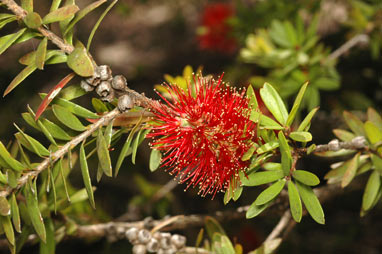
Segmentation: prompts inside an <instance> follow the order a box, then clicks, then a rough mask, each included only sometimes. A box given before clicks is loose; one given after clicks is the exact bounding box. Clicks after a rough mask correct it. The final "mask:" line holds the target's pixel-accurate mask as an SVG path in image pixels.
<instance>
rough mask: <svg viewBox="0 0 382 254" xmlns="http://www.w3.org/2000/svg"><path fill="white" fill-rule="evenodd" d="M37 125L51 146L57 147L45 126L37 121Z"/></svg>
mask: <svg viewBox="0 0 382 254" xmlns="http://www.w3.org/2000/svg"><path fill="white" fill-rule="evenodd" d="M37 124H38V126H39V127H40V129H41V131H42V133H43V134H44V135H45V137H46V138H47V139H48V140H49V141H50V142H51V143H52V144H53V145H56V146H57V143H56V141H55V140H54V138H53V136H52V134H50V132H49V131H48V129H47V128H46V127H45V125H43V124H42V122H41V121H40V120H37Z"/></svg>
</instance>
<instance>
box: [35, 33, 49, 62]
mask: <svg viewBox="0 0 382 254" xmlns="http://www.w3.org/2000/svg"><path fill="white" fill-rule="evenodd" d="M47 45H48V38H47V37H44V39H42V41H41V42H40V44H39V45H38V47H37V50H36V66H37V68H38V69H40V70H43V69H44V63H45V57H46V47H47Z"/></svg>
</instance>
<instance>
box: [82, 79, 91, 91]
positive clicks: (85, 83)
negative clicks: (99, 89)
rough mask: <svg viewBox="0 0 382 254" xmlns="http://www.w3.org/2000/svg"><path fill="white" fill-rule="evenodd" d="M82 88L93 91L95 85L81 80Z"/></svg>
mask: <svg viewBox="0 0 382 254" xmlns="http://www.w3.org/2000/svg"><path fill="white" fill-rule="evenodd" d="M81 88H82V89H84V90H85V92H91V91H93V90H94V86H91V85H89V84H88V82H86V81H85V80H81Z"/></svg>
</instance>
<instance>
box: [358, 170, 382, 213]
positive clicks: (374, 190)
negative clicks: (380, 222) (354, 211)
mask: <svg viewBox="0 0 382 254" xmlns="http://www.w3.org/2000/svg"><path fill="white" fill-rule="evenodd" d="M380 187H381V175H380V173H379V172H378V171H377V170H374V171H373V173H371V175H370V177H369V180H368V181H367V184H366V187H365V192H364V193H363V198H362V209H363V210H365V211H367V210H369V209H370V208H371V207H372V205H373V203H374V201H375V199H376V197H377V195H378V191H379V189H380Z"/></svg>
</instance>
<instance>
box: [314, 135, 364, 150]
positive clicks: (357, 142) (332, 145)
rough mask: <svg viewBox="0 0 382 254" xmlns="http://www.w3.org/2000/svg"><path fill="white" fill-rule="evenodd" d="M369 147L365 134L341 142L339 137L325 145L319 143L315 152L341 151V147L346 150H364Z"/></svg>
mask: <svg viewBox="0 0 382 254" xmlns="http://www.w3.org/2000/svg"><path fill="white" fill-rule="evenodd" d="M365 148H367V144H366V139H365V137H363V136H358V137H355V138H353V139H352V140H351V141H349V142H340V141H339V140H338V139H334V140H332V141H330V142H329V143H328V144H325V145H318V146H317V147H316V149H314V152H315V153H321V152H327V151H333V152H336V151H339V150H341V149H346V150H362V149H365Z"/></svg>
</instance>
